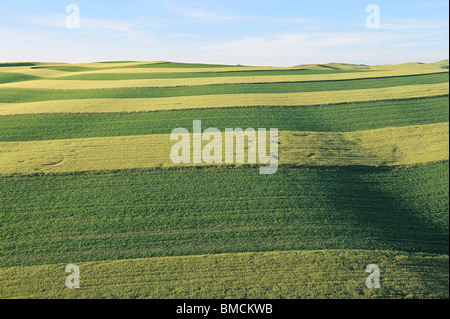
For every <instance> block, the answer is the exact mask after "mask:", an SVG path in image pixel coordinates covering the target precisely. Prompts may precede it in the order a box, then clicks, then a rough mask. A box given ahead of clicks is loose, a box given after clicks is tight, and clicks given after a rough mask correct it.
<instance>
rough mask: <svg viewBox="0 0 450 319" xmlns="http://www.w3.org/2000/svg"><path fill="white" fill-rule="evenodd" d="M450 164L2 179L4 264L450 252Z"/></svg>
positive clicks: (0, 234)
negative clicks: (298, 252) (204, 256)
mask: <svg viewBox="0 0 450 319" xmlns="http://www.w3.org/2000/svg"><path fill="white" fill-rule="evenodd" d="M448 172H449V165H448V162H443V163H437V164H430V165H426V166H419V167H413V168H407V169H406V168H405V169H385V168H378V169H375V168H372V169H368V168H357V169H351V170H349V169H342V170H339V169H336V168H322V169H318V170H304V169H287V168H283V169H279V171H278V172H277V174H275V175H271V176H270V178H267V176H264V175H259V172H258V170H257V169H202V170H181V171H178V170H159V171H149V172H146V171H138V172H130V173H124V172H118V173H110V174H100V175H63V176H36V177H13V178H0V189H2V191H3V192H2V197H1V198H0V207H1V210H0V218H1V220H2V223H1V225H0V242H1V243H2V251H1V255H0V266H1V267H12V266H20V265H21V266H25V265H42V264H56V263H72V262H75V261H76V262H84V261H100V260H116V259H127V258H147V257H157V256H175V255H201V254H217V253H232V252H248V251H275V250H277V251H282V250H317V249H368V250H393V251H406V252H425V253H438V254H448V231H449V229H448V223H449V220H448V216H449V215H448V190H449V175H448Z"/></svg>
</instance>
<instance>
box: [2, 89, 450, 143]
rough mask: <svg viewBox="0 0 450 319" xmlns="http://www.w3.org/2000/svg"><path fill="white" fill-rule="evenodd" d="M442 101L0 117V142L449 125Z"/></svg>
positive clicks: (446, 110) (446, 101) (431, 99)
mask: <svg viewBox="0 0 450 319" xmlns="http://www.w3.org/2000/svg"><path fill="white" fill-rule="evenodd" d="M448 104H449V99H448V96H442V97H431V98H419V99H406V100H397V101H381V102H366V103H348V104H333V105H326V106H323V107H320V106H318V107H286V108H285V107H267V108H266V107H255V108H251V107H247V108H227V109H207V110H202V109H198V110H187V111H185V110H179V111H161V112H141V113H109V114H89V115H85V114H38V115H11V116H0V127H1V128H2V129H1V130H0V142H15V141H33V140H41V141H42V140H56V139H71V138H90V137H108V136H131V135H149V134H169V133H170V132H171V131H172V130H173V129H174V128H176V127H185V128H189V127H192V121H193V120H194V119H201V120H202V127H204V128H207V127H215V128H218V129H219V130H220V131H222V132H224V131H225V128H237V127H241V128H243V129H246V128H248V127H253V128H255V129H257V128H270V127H277V128H278V129H279V130H280V131H315V132H352V131H359V130H370V129H379V128H384V127H393V126H397V127H399V126H409V125H424V124H433V123H441V122H448V121H449V109H448Z"/></svg>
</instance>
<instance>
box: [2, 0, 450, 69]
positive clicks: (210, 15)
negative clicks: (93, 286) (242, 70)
mask: <svg viewBox="0 0 450 319" xmlns="http://www.w3.org/2000/svg"><path fill="white" fill-rule="evenodd" d="M71 3H73V4H76V5H78V7H79V9H80V28H78V29H69V28H67V27H66V17H67V15H68V13H66V6H67V5H69V4H71ZM372 3H373V4H377V5H378V6H379V8H380V22H381V25H380V28H376V29H369V28H367V27H366V25H365V22H366V18H367V16H368V15H369V13H367V12H366V7H367V5H369V4H372ZM448 9H449V5H448V2H447V1H437V0H436V1H419V0H408V1H406V0H401V1H400V0H397V1H395V0H394V1H393V0H391V1H385V0H383V1H377V0H369V1H361V0H343V1H329V0H325V1H322V0H317V1H302V0H277V1H263V0H259V1H258V0H227V1H214V0H208V1H206V0H199V1H182V0H150V1H140V0H128V1H103V0H102V1H72V0H69V1H21V0H14V1H0V61H1V62H6V61H51V62H92V61H110V60H138V61H180V62H205V63H224V64H245V65H273V66H292V65H297V64H305V63H327V62H347V63H363V64H393V63H402V62H410V61H416V62H435V61H438V60H442V59H447V58H448V56H449V53H448V52H449V50H448V46H449V43H448V36H449V34H448V27H449V26H448V18H449V17H448Z"/></svg>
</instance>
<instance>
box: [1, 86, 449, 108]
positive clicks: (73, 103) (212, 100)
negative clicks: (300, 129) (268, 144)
mask: <svg viewBox="0 0 450 319" xmlns="http://www.w3.org/2000/svg"><path fill="white" fill-rule="evenodd" d="M448 93H449V86H448V83H439V84H423V85H406V86H397V87H387V88H376V89H361V90H342V91H322V92H302V93H263V94H261V93H258V94H221V95H201V96H181V97H166V98H126V99H122V98H113V99H77V100H56V101H39V102H26V103H0V115H20V114H51V113H129V112H150V111H163V110H164V111H168V110H183V109H207V108H227V107H270V106H313V105H326V104H339V103H352V102H370V101H383V100H397V99H410V98H421V97H432V96H443V95H448Z"/></svg>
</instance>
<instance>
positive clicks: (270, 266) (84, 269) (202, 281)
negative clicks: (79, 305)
mask: <svg viewBox="0 0 450 319" xmlns="http://www.w3.org/2000/svg"><path fill="white" fill-rule="evenodd" d="M75 261H76V260H74V262H75ZM374 263H376V265H377V266H378V267H379V269H380V288H379V289H368V288H367V287H366V286H365V281H366V277H367V276H368V275H369V273H366V272H365V268H366V266H367V265H369V264H374ZM448 265H449V264H448V255H429V254H408V253H403V252H396V251H361V250H326V251H287V252H265V253H236V254H221V255H208V256H190V257H160V258H149V259H132V260H121V261H107V262H88V263H79V264H78V266H79V269H80V288H81V289H67V288H66V287H65V281H66V276H68V274H67V273H66V272H65V267H66V264H56V265H43V266H32V267H13V268H6V269H5V268H3V269H1V268H0V297H2V298H58V299H59V298H70V299H73V298H84V299H86V298H151V299H165V298H171V299H174V298H175V299H180V298H181V299H197V298H214V299H227V298H234V299H236V298H238V299H244V298H251V299H253V298H257V299H272V298H274V299H291V298H295V299H305V298H308V299H310V298H341V299H348V298H358V299H360V298H371V299H373V298H443V299H444V298H448V295H449V294H448Z"/></svg>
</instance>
